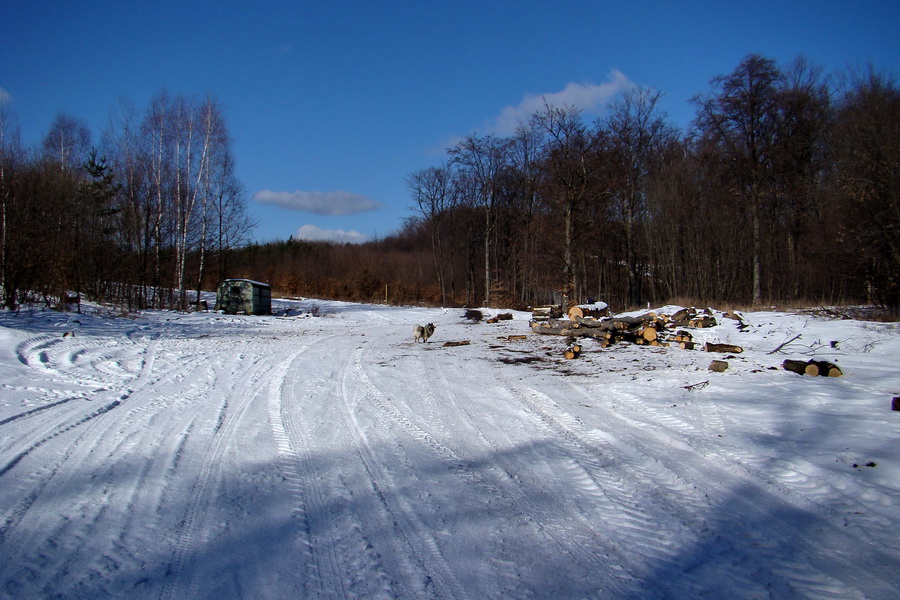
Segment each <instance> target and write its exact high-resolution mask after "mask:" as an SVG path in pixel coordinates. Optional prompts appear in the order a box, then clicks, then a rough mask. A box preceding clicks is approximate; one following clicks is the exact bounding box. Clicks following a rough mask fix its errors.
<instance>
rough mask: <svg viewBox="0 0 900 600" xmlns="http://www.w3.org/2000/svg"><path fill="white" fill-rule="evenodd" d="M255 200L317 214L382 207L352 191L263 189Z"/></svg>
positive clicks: (346, 213) (350, 212)
mask: <svg viewBox="0 0 900 600" xmlns="http://www.w3.org/2000/svg"><path fill="white" fill-rule="evenodd" d="M253 200H255V201H256V202H259V203H261V204H271V205H273V206H280V207H281V208H287V209H289V210H299V211H304V212H311V213H315V214H317V215H326V216H339V215H355V214H356V213H360V212H365V211H367V210H376V209H378V208H381V204H379V203H378V202H376V201H375V200H372V199H371V198H369V197H368V196H362V195H360V194H351V193H350V192H344V191H335V192H304V191H300V190H297V191H296V192H273V191H271V190H262V191H260V192H256V193H255V194H254V195H253Z"/></svg>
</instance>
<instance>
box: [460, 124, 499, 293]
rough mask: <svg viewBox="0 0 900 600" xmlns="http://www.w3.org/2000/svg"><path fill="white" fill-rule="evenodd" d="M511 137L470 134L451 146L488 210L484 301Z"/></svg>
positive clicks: (488, 290)
mask: <svg viewBox="0 0 900 600" xmlns="http://www.w3.org/2000/svg"><path fill="white" fill-rule="evenodd" d="M508 152H509V140H507V139H505V138H499V137H496V136H494V135H488V136H485V137H483V138H478V137H475V136H474V135H470V136H469V137H467V138H466V139H464V140H463V141H461V142H459V143H458V144H457V145H456V146H455V147H454V148H452V149H451V150H450V156H451V159H452V162H453V164H455V165H456V166H458V167H459V168H460V169H462V170H464V171H465V172H466V175H467V177H468V179H469V181H470V183H471V184H472V188H471V189H472V191H473V192H474V194H475V198H476V200H477V203H478V206H480V207H481V209H482V210H483V211H484V305H485V306H488V305H489V304H490V302H491V238H492V235H493V232H494V225H495V217H496V215H495V212H496V201H497V190H498V186H499V179H498V176H499V174H500V172H501V170H502V169H503V168H504V167H505V166H506V164H507V162H506V161H507V154H508Z"/></svg>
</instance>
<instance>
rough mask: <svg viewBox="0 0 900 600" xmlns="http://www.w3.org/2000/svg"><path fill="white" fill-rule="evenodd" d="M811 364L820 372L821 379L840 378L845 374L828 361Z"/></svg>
mask: <svg viewBox="0 0 900 600" xmlns="http://www.w3.org/2000/svg"><path fill="white" fill-rule="evenodd" d="M810 362H811V363H813V364H815V366H816V369H817V370H818V375H819V376H820V377H840V376H841V375H843V374H844V372H843V371H841V368H840V367H839V366H837V365H836V364H834V363H830V362H828V361H827V360H816V361H810Z"/></svg>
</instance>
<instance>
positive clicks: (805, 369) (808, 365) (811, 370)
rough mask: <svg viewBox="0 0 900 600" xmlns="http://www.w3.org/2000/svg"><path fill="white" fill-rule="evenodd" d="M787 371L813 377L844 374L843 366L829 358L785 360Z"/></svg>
mask: <svg viewBox="0 0 900 600" xmlns="http://www.w3.org/2000/svg"><path fill="white" fill-rule="evenodd" d="M781 366H782V368H784V370H785V371H791V372H792V373H798V374H800V375H809V376H811V377H816V376H820V377H840V376H841V375H843V374H844V372H843V371H841V368H840V367H839V366H837V365H836V364H834V363H831V362H828V361H827V360H808V361H806V362H804V361H802V360H790V359H788V360H785V361H784V362H783V363H781Z"/></svg>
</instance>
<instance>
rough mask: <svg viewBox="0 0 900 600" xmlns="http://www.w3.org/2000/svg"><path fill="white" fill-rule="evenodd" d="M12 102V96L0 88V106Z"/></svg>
mask: <svg viewBox="0 0 900 600" xmlns="http://www.w3.org/2000/svg"><path fill="white" fill-rule="evenodd" d="M8 102H12V96H11V95H10V93H9V92H7V91H6V90H5V89H3V88H2V87H0V106H3V105H4V104H7V103H8Z"/></svg>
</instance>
